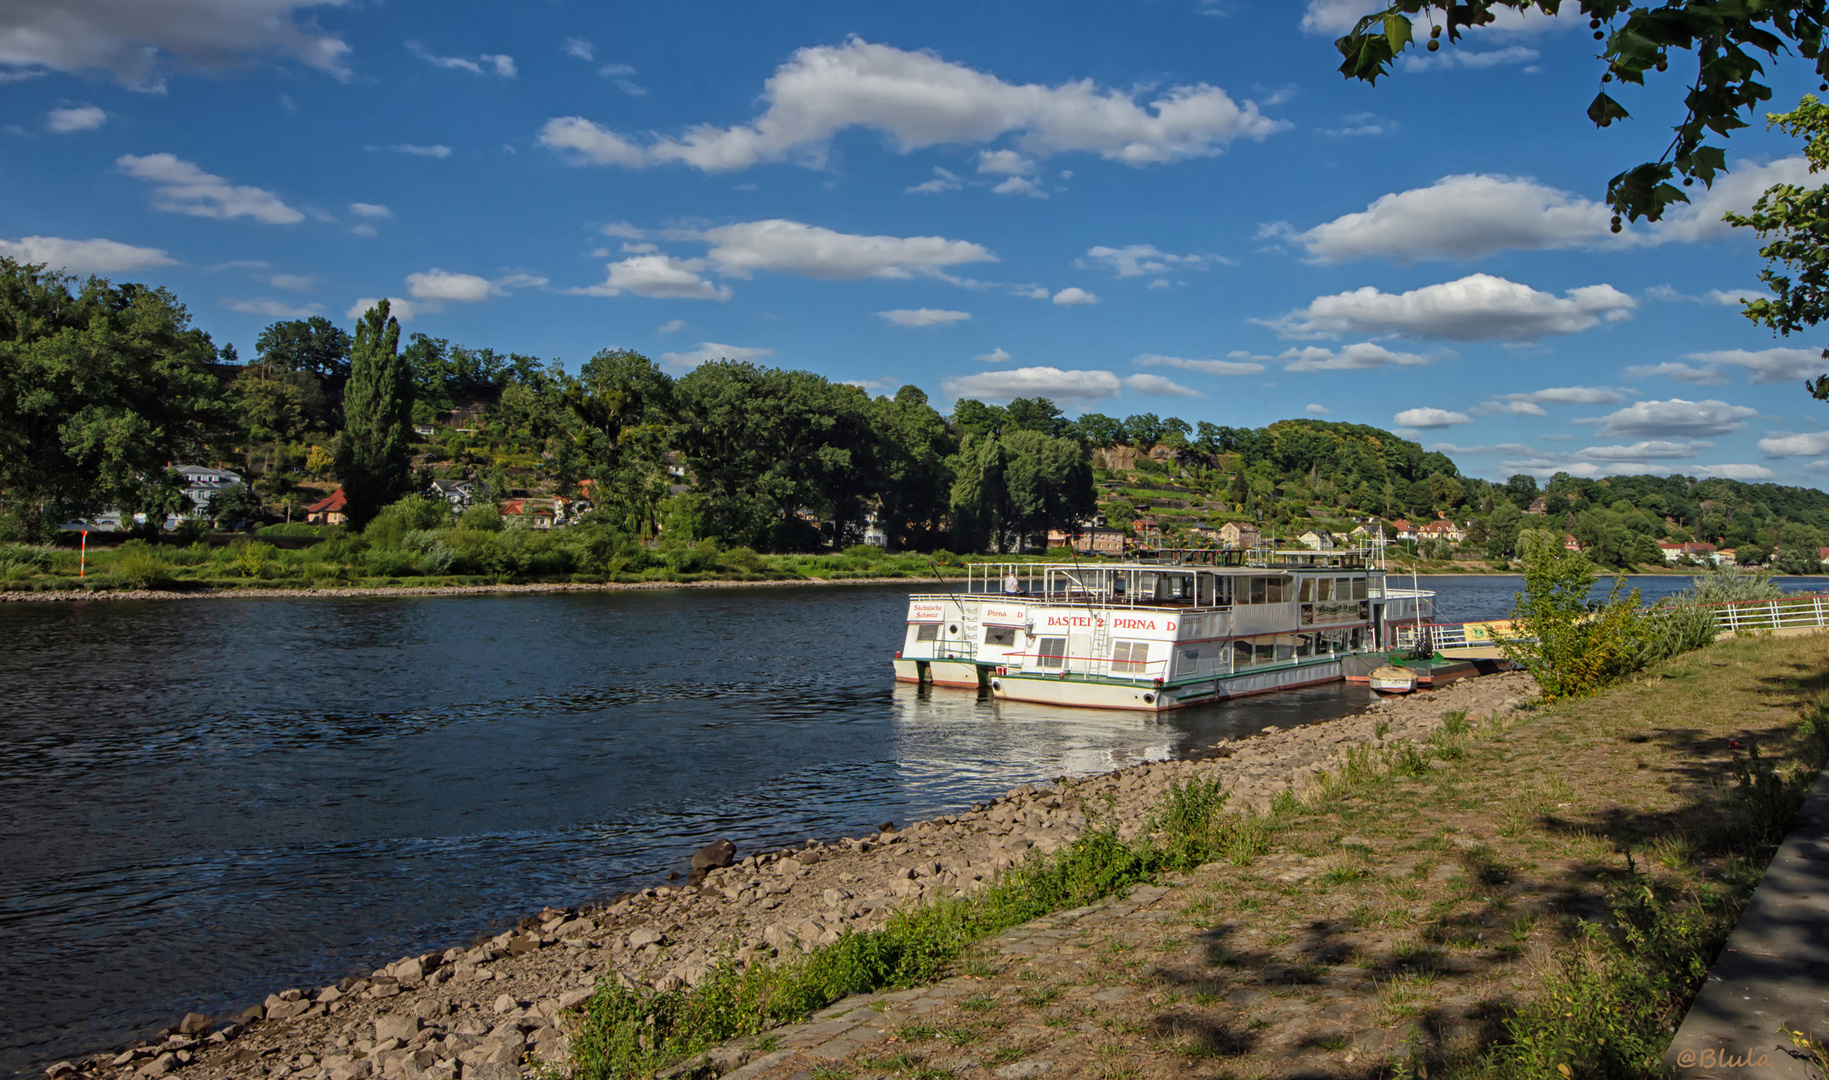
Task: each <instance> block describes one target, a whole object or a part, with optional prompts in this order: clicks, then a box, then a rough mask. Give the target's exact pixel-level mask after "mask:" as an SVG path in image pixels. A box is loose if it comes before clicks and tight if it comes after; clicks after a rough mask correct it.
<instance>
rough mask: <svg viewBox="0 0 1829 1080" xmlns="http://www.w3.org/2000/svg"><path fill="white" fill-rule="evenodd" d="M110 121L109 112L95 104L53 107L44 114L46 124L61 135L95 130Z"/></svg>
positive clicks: (46, 126)
mask: <svg viewBox="0 0 1829 1080" xmlns="http://www.w3.org/2000/svg"><path fill="white" fill-rule="evenodd" d="M107 122H108V114H107V113H106V112H104V111H102V110H101V109H99V108H97V107H95V106H94V105H73V106H70V107H69V108H63V109H52V110H51V111H50V112H48V113H45V114H44V126H45V128H46V129H47V130H50V131H53V132H55V133H57V134H59V135H68V134H69V133H71V132H73V131H94V130H95V129H96V128H98V127H101V126H102V125H103V124H106V123H107Z"/></svg>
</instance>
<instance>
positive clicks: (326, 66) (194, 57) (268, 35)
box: [0, 0, 349, 90]
mask: <svg viewBox="0 0 1829 1080" xmlns="http://www.w3.org/2000/svg"><path fill="white" fill-rule="evenodd" d="M344 2H345V0H161V2H159V3H148V2H147V0H55V2H54V3H44V2H38V0H11V2H8V3H6V4H4V5H0V79H7V78H9V77H10V78H11V79H17V78H23V77H29V76H30V75H31V74H34V73H38V72H42V71H44V70H51V71H61V72H67V73H74V72H81V71H93V70H99V71H106V72H108V73H109V74H111V75H113V76H114V77H115V78H116V79H118V80H119V81H121V82H122V83H124V84H126V85H128V86H132V87H136V88H139V89H143V90H156V89H159V88H160V87H161V86H162V85H163V81H164V76H163V73H162V69H163V68H164V67H165V66H166V65H167V64H176V65H179V66H183V67H187V68H201V69H222V68H227V67H231V66H234V65H236V64H237V63H239V62H241V61H242V59H243V58H245V57H247V56H252V55H279V56H285V57H290V58H292V59H295V60H298V61H299V62H300V63H303V64H305V65H307V66H309V67H314V68H317V69H318V70H320V71H324V72H327V73H329V74H331V75H334V76H337V77H339V78H346V77H347V76H348V75H349V69H348V67H347V65H346V64H345V60H346V58H347V56H348V54H349V46H348V45H347V44H345V43H344V42H343V40H342V39H341V38H339V37H337V36H336V35H334V34H328V33H325V32H324V31H322V30H319V29H318V28H317V27H316V26H313V25H311V24H310V23H309V22H308V21H307V22H305V23H303V24H301V22H300V21H299V20H298V19H297V17H296V13H297V12H299V11H303V10H307V9H311V8H320V7H335V6H340V5H341V4H343V3H344Z"/></svg>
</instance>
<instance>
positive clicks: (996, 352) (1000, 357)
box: [972, 345, 1010, 364]
mask: <svg viewBox="0 0 1829 1080" xmlns="http://www.w3.org/2000/svg"><path fill="white" fill-rule="evenodd" d="M972 359H973V360H976V361H978V362H979V363H981V364H1007V363H1009V361H1010V354H1009V353H1007V352H1005V351H1004V348H1003V346H1001V345H999V346H998V347H997V348H995V349H992V350H991V351H990V352H988V353H985V354H984V355H982V356H974V357H972Z"/></svg>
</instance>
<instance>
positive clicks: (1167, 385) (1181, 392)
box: [1124, 374, 1206, 397]
mask: <svg viewBox="0 0 1829 1080" xmlns="http://www.w3.org/2000/svg"><path fill="white" fill-rule="evenodd" d="M1124 385H1125V387H1126V388H1128V389H1129V390H1130V392H1131V393H1133V394H1155V395H1159V396H1163V397H1205V396H1206V395H1205V394H1202V393H1201V392H1200V391H1198V390H1195V389H1192V388H1191V387H1186V386H1183V385H1181V384H1180V383H1178V382H1176V381H1175V380H1173V379H1167V378H1164V377H1162V376H1161V375H1149V374H1137V375H1127V376H1125V378H1124Z"/></svg>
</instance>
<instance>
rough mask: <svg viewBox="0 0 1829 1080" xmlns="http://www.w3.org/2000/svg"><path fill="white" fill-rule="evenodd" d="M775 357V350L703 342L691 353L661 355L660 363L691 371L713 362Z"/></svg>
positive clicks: (679, 369) (674, 368)
mask: <svg viewBox="0 0 1829 1080" xmlns="http://www.w3.org/2000/svg"><path fill="white" fill-rule="evenodd" d="M773 355H775V350H773V349H754V348H746V347H744V346H742V345H720V344H718V343H717V342H715V341H701V342H699V347H698V348H696V349H693V350H692V351H690V352H668V353H661V354H660V362H661V363H662V364H663V365H665V366H667V367H670V368H672V369H673V370H675V371H691V370H692V369H693V368H695V367H698V366H699V365H700V364H708V363H710V362H711V361H713V360H760V359H762V358H763V357H765V356H773Z"/></svg>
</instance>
